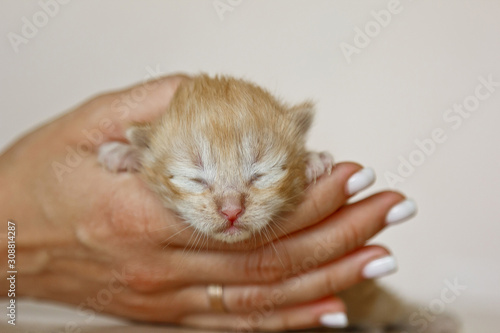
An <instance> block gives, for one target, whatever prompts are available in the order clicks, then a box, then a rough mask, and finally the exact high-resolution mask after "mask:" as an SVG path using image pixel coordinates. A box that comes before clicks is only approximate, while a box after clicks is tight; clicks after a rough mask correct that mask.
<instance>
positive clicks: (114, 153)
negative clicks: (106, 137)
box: [97, 142, 140, 172]
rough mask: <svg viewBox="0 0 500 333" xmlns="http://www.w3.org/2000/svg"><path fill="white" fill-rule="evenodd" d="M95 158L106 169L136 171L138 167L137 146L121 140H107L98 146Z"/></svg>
mask: <svg viewBox="0 0 500 333" xmlns="http://www.w3.org/2000/svg"><path fill="white" fill-rule="evenodd" d="M97 160H98V161H99V163H101V164H102V165H103V166H104V167H105V168H106V169H108V170H110V171H113V172H118V171H137V170H139V167H140V162H139V153H138V151H137V148H135V147H134V146H132V145H129V144H126V143H123V142H107V143H104V144H102V145H101V146H100V147H99V153H98V157H97Z"/></svg>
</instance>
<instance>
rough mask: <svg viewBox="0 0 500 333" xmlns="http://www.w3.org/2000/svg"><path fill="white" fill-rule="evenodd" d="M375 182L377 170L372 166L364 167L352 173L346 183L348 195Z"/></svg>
mask: <svg viewBox="0 0 500 333" xmlns="http://www.w3.org/2000/svg"><path fill="white" fill-rule="evenodd" d="M374 182H375V172H374V171H373V169H372V168H364V169H362V170H359V171H358V172H356V173H355V174H354V175H352V176H351V177H350V178H349V179H348V180H347V184H346V192H347V195H354V194H356V193H358V192H359V191H361V190H364V189H365V188H367V187H368V186H370V185H371V184H373V183H374Z"/></svg>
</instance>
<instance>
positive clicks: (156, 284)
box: [128, 265, 173, 293]
mask: <svg viewBox="0 0 500 333" xmlns="http://www.w3.org/2000/svg"><path fill="white" fill-rule="evenodd" d="M163 273H164V272H163V271H161V272H160V271H157V270H153V269H151V268H149V267H145V265H141V266H138V267H137V268H136V269H134V270H131V273H130V276H129V280H128V284H129V286H130V289H132V290H134V291H137V292H141V293H152V292H156V291H158V290H160V289H162V288H163V287H164V286H165V285H167V284H169V282H170V281H171V280H173V277H172V276H171V275H170V274H169V273H167V275H165V274H163Z"/></svg>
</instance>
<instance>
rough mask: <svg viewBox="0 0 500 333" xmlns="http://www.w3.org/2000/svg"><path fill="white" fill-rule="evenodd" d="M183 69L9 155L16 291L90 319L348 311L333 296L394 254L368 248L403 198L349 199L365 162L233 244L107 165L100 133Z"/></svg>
mask: <svg viewBox="0 0 500 333" xmlns="http://www.w3.org/2000/svg"><path fill="white" fill-rule="evenodd" d="M183 79H189V78H188V77H185V76H171V77H166V78H163V79H159V80H156V81H152V82H149V83H147V84H143V85H139V86H136V87H133V88H130V89H126V90H123V91H120V92H115V93H109V94H104V95H101V96H98V97H96V98H93V99H91V100H90V101H89V102H87V103H85V104H83V105H82V106H79V107H77V108H76V109H75V110H73V111H71V112H70V113H68V114H66V115H64V116H62V117H60V118H59V119H56V120H54V121H52V122H50V123H48V124H46V125H45V126H42V127H40V128H38V129H36V130H35V131H33V132H31V133H29V134H28V135H26V136H25V137H23V138H22V139H20V140H19V141H18V142H16V143H15V144H14V145H13V146H12V147H10V148H9V149H8V150H7V151H5V152H4V153H3V154H2V155H1V156H0V188H1V189H2V194H0V195H1V196H2V202H3V203H8V206H6V208H3V210H2V212H1V215H2V218H3V219H4V220H7V219H8V218H13V219H14V220H15V221H16V222H17V232H18V237H17V249H18V257H19V262H22V263H23V265H22V267H19V269H18V271H19V275H18V280H19V286H22V288H21V289H19V294H21V295H25V296H31V297H38V298H44V299H51V300H58V301H61V302H64V303H72V304H76V305H78V308H79V313H80V314H81V315H83V316H86V318H87V321H91V320H92V318H93V316H94V315H95V312H105V313H111V314H115V315H119V316H122V317H125V318H129V319H136V320H144V321H154V322H164V323H176V324H183V325H190V326H196V327H202V328H228V329H243V330H245V329H248V328H250V329H253V330H258V329H261V330H283V329H297V328H303V327H311V326H317V325H319V324H320V318H321V316H322V315H323V314H328V313H343V312H345V309H344V305H343V303H342V301H341V300H340V299H338V298H336V297H335V296H334V294H335V293H337V292H339V291H341V290H343V289H345V288H347V287H349V286H351V285H353V284H355V283H357V282H359V281H361V280H363V279H364V278H366V276H364V275H363V269H364V267H365V266H366V265H367V264H368V263H370V262H372V261H373V260H374V259H377V258H381V257H385V256H387V255H388V251H387V250H386V249H384V248H382V247H378V246H370V247H363V246H364V244H365V243H366V241H367V240H368V239H369V238H371V237H372V236H373V235H375V234H376V233H377V232H378V231H380V230H381V229H382V228H383V227H384V226H385V225H386V215H387V213H388V211H389V210H390V208H391V207H393V206H394V205H395V204H397V203H399V202H400V201H402V200H403V197H402V196H401V195H400V194H397V193H393V192H383V193H378V194H375V195H373V196H371V197H369V198H366V199H364V200H362V201H360V202H357V203H354V204H349V205H346V201H347V199H348V198H349V197H350V195H351V194H352V193H348V191H347V186H346V184H347V182H348V179H349V178H350V177H351V176H352V175H354V174H355V173H356V172H358V171H360V170H361V167H360V166H359V165H356V164H354V163H341V164H338V165H337V166H336V167H335V168H334V170H333V172H332V174H331V175H329V176H324V177H322V179H320V180H319V181H318V182H317V184H315V185H314V186H311V187H310V188H309V189H308V190H307V194H306V196H305V200H304V201H303V202H302V203H301V204H300V205H299V206H298V207H297V210H296V212H294V213H293V214H291V215H290V216H289V217H288V219H287V222H286V224H284V225H283V227H282V228H283V230H276V234H272V237H271V236H270V237H269V238H255V239H254V240H252V241H247V242H244V243H241V244H236V245H235V244H222V243H217V242H214V241H209V240H203V243H202V241H201V240H200V239H197V238H196V236H195V235H194V234H193V232H192V230H191V229H190V228H186V225H185V224H183V222H182V221H181V220H180V219H179V218H177V217H176V216H175V215H174V214H173V213H172V212H170V211H168V210H166V209H165V208H163V207H162V205H161V204H160V202H159V200H158V199H157V198H156V197H155V196H154V194H153V193H152V192H150V191H149V190H148V189H147V188H146V187H145V185H144V184H143V183H142V181H141V180H140V179H139V178H138V177H137V176H136V175H134V174H129V173H119V174H113V173H110V172H107V171H106V170H104V169H103V168H102V167H101V166H100V165H99V164H98V163H97V158H96V150H97V147H98V146H99V145H100V144H101V143H102V142H106V141H116V140H125V136H124V132H125V129H126V127H127V125H128V124H129V123H130V122H141V121H148V120H151V119H153V118H154V117H156V116H158V115H159V114H160V113H161V112H162V111H163V110H165V109H166V107H167V105H168V102H169V100H170V98H171V97H172V95H173V93H174V92H175V89H176V87H177V85H178V84H179V82H180V81H181V80H183ZM285 235H287V236H285ZM2 239H6V238H5V237H3V238H2ZM3 253H6V251H5V252H3ZM3 262H5V261H4V260H3V261H2V264H3ZM5 271H6V270H3V272H5ZM365 275H366V274H365ZM3 281H5V279H3ZM2 283H4V282H2ZM209 284H221V285H224V295H223V303H224V305H225V308H226V310H227V313H215V312H214V310H213V309H211V307H210V303H209V300H208V297H207V293H206V287H207V285H209ZM4 287H6V286H5V285H2V288H4ZM255 318H257V319H255ZM339 325H340V324H339Z"/></svg>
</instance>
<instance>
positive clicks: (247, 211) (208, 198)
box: [163, 134, 305, 242]
mask: <svg viewBox="0 0 500 333" xmlns="http://www.w3.org/2000/svg"><path fill="white" fill-rule="evenodd" d="M269 142H272V140H270V141H269ZM219 144H220V142H218V143H216V142H212V141H210V139H209V138H207V137H206V136H205V135H203V134H201V135H199V136H198V138H197V139H196V142H194V143H192V144H191V146H185V147H186V148H187V149H186V150H185V151H184V152H182V154H181V155H180V156H182V155H183V157H182V158H167V163H165V170H164V172H165V178H166V179H168V183H165V184H164V185H165V187H166V188H167V189H168V190H167V191H169V192H170V193H169V194H167V195H165V196H164V197H163V198H164V200H165V201H166V202H169V203H172V204H173V206H174V207H175V209H176V210H177V211H178V212H179V213H180V214H181V215H182V217H183V218H184V219H185V220H186V221H187V222H188V223H190V224H191V225H192V226H193V227H195V228H196V229H197V230H198V231H200V232H202V233H204V234H207V235H209V236H212V237H213V238H215V239H218V240H222V241H225V242H236V241H240V240H244V239H246V238H249V237H251V235H252V234H256V233H258V232H259V231H261V230H262V229H263V228H264V227H265V226H266V225H268V224H269V223H270V222H271V221H272V220H273V219H276V218H277V217H278V216H280V215H281V214H282V213H284V212H285V211H287V210H290V209H291V208H292V205H293V204H294V203H296V201H297V200H298V199H299V195H300V193H301V192H302V191H303V187H304V177H303V176H301V175H304V168H305V165H304V163H303V162H302V161H301V160H300V159H297V158H294V156H290V152H288V151H286V150H285V149H283V148H282V147H280V146H279V145H272V144H270V145H268V146H267V147H264V146H262V143H260V142H259V140H256V137H254V136H253V137H248V136H246V137H243V138H242V140H241V142H238V141H230V142H226V144H225V147H224V149H223V150H222V149H221V147H220V145H219ZM177 147H179V148H180V146H177ZM174 193H175V194H174ZM231 215H232V216H231Z"/></svg>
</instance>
